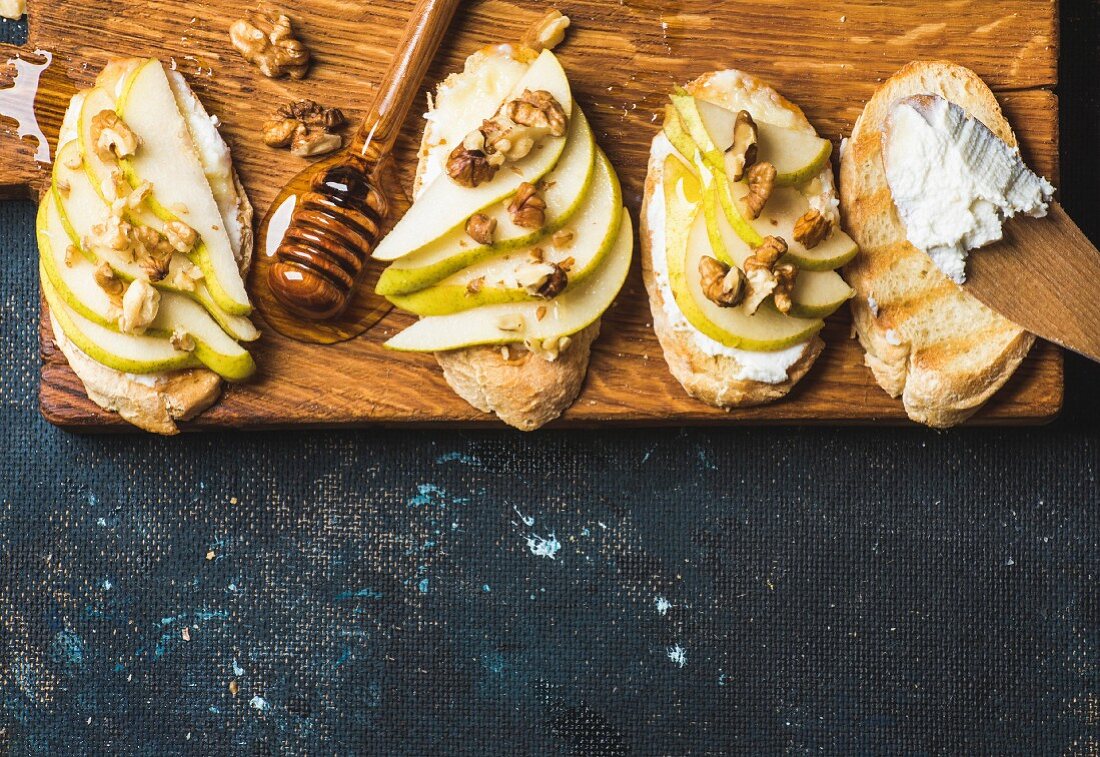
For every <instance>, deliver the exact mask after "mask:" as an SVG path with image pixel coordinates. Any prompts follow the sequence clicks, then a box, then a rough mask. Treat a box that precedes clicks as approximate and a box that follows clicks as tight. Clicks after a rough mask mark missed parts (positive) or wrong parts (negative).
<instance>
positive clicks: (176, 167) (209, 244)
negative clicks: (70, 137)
mask: <svg viewBox="0 0 1100 757" xmlns="http://www.w3.org/2000/svg"><path fill="white" fill-rule="evenodd" d="M116 111H117V112H118V114H119V116H120V117H121V118H122V120H123V121H125V122H126V125H127V126H129V127H130V129H132V130H133V132H134V133H135V134H136V135H137V136H138V137H139V138H140V139H141V147H140V148H139V149H138V150H137V152H136V153H135V154H134V155H132V156H130V157H127V158H123V159H121V160H119V165H120V167H121V168H122V172H123V174H124V175H125V176H126V179H127V180H128V181H129V182H130V185H131V186H133V187H137V186H139V185H140V184H141V183H142V182H143V181H147V182H149V183H150V184H151V185H152V186H153V194H152V196H151V197H150V199H149V207H150V208H151V209H152V211H153V213H154V214H155V215H156V216H157V217H158V218H160V219H161V220H163V221H166V222H167V221H175V220H180V221H183V222H184V223H186V224H187V225H188V226H190V227H191V228H192V229H194V230H195V231H196V232H197V233H198V235H199V238H200V239H201V241H202V244H201V245H198V246H196V248H195V251H194V252H192V253H191V257H192V259H193V260H194V261H195V263H196V264H197V265H198V266H199V267H200V268H202V270H203V273H204V275H205V277H206V285H207V287H208V288H209V289H210V294H211V296H212V297H213V298H214V300H215V301H216V302H217V303H218V304H219V305H220V306H221V307H222V309H223V310H225V311H226V312H227V313H232V314H234V315H247V314H248V313H250V312H251V310H252V306H251V304H250V303H249V301H248V293H247V292H246V291H245V286H244V280H243V279H242V277H241V273H240V269H239V268H238V266H237V259H236V257H235V255H234V253H233V246H232V243H231V242H230V240H229V234H228V232H227V231H226V229H225V222H224V221H223V220H222V215H221V210H220V209H219V208H218V203H217V201H216V200H215V199H214V194H213V190H212V189H211V188H210V183H209V181H208V180H207V178H206V173H205V171H204V169H203V166H202V162H201V161H200V160H199V156H198V153H197V152H196V148H195V145H194V143H193V142H192V141H191V133H190V130H189V128H188V126H187V122H186V121H185V120H184V118H183V115H182V114H181V113H180V109H179V105H178V104H177V103H176V97H175V94H174V93H173V91H172V86H171V85H170V84H169V82H168V77H167V76H166V75H165V73H164V67H163V66H162V65H161V63H160V61H158V60H156V59H151V60H149V61H147V62H146V63H144V64H143V65H141V66H140V67H138V68H137V69H136V70H134V72H133V73H131V74H130V75H129V77H128V78H127V80H126V82H125V84H124V85H123V88H122V95H121V96H120V97H119V99H118V102H117V103H116Z"/></svg>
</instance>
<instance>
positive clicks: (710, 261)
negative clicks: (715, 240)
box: [699, 255, 745, 308]
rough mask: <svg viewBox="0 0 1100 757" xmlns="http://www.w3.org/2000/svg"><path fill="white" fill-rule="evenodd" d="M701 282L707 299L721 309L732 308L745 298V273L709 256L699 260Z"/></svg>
mask: <svg viewBox="0 0 1100 757" xmlns="http://www.w3.org/2000/svg"><path fill="white" fill-rule="evenodd" d="M699 282H700V284H702V287H703V294H704V295H706V297H707V299H708V300H710V301H711V302H713V303H714V304H715V305H717V306H718V307H720V308H732V307H734V306H735V305H739V304H740V303H741V300H743V299H744V298H745V274H744V272H743V271H742V270H741V269H740V268H738V267H737V266H733V267H731V266H728V265H726V264H725V263H723V262H722V261H720V260H718V259H717V258H712V257H710V256H709V255H704V256H703V257H702V258H700V259H699Z"/></svg>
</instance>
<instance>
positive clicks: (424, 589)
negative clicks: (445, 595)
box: [416, 578, 428, 594]
mask: <svg viewBox="0 0 1100 757" xmlns="http://www.w3.org/2000/svg"><path fill="white" fill-rule="evenodd" d="M416 588H417V589H419V590H420V593H421V594H427V593H428V579H426V578H422V579H420V583H418V584H417V585H416Z"/></svg>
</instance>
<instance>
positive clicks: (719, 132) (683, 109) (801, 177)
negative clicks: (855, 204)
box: [673, 95, 833, 186]
mask: <svg viewBox="0 0 1100 757" xmlns="http://www.w3.org/2000/svg"><path fill="white" fill-rule="evenodd" d="M673 102H674V103H675V104H676V109H677V110H678V111H679V112H680V114H681V115H682V118H683V120H684V122H685V123H686V124H687V131H688V133H689V134H690V135H691V137H692V139H693V140H695V142H696V144H697V145H698V146H699V149H700V151H701V152H702V154H703V156H704V159H705V160H706V162H707V164H708V165H710V166H712V167H713V168H714V169H715V170H721V172H722V173H724V174H725V173H727V171H726V166H727V160H726V153H727V151H728V150H729V149H730V147H732V146H733V127H734V124H735V123H736V122H737V113H736V112H735V111H732V110H729V109H728V108H724V107H722V106H721V105H717V104H715V103H712V102H708V101H707V100H701V99H699V98H697V97H692V96H690V95H673ZM756 130H757V158H756V159H757V161H766V162H768V163H771V164H772V165H773V166H775V170H776V177H775V183H776V184H780V185H784V186H793V185H797V184H803V183H805V182H807V181H809V180H810V179H812V178H813V177H814V176H816V175H817V174H818V173H820V172H821V169H822V168H824V167H825V164H826V163H827V162H828V160H829V156H830V155H831V154H832V151H833V145H832V142H830V141H829V140H827V139H822V138H821V137H819V136H817V135H816V134H813V133H810V132H806V131H801V130H798V129H788V128H786V127H783V126H776V125H775V124H770V123H767V122H766V121H760V120H756Z"/></svg>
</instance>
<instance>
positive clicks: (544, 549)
mask: <svg viewBox="0 0 1100 757" xmlns="http://www.w3.org/2000/svg"><path fill="white" fill-rule="evenodd" d="M527 548H528V549H529V550H531V554H533V555H534V556H535V557H549V558H550V559H551V560H553V559H554V558H555V557H556V556H557V554H558V550H560V549H561V542H559V541H558V540H557V537H556V536H554V534H553V532H551V534H550V535H549V536H548V537H547V538H545V539H544V538H542V537H541V536H539V535H538V534H531V535H530V536H528V537H527Z"/></svg>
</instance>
